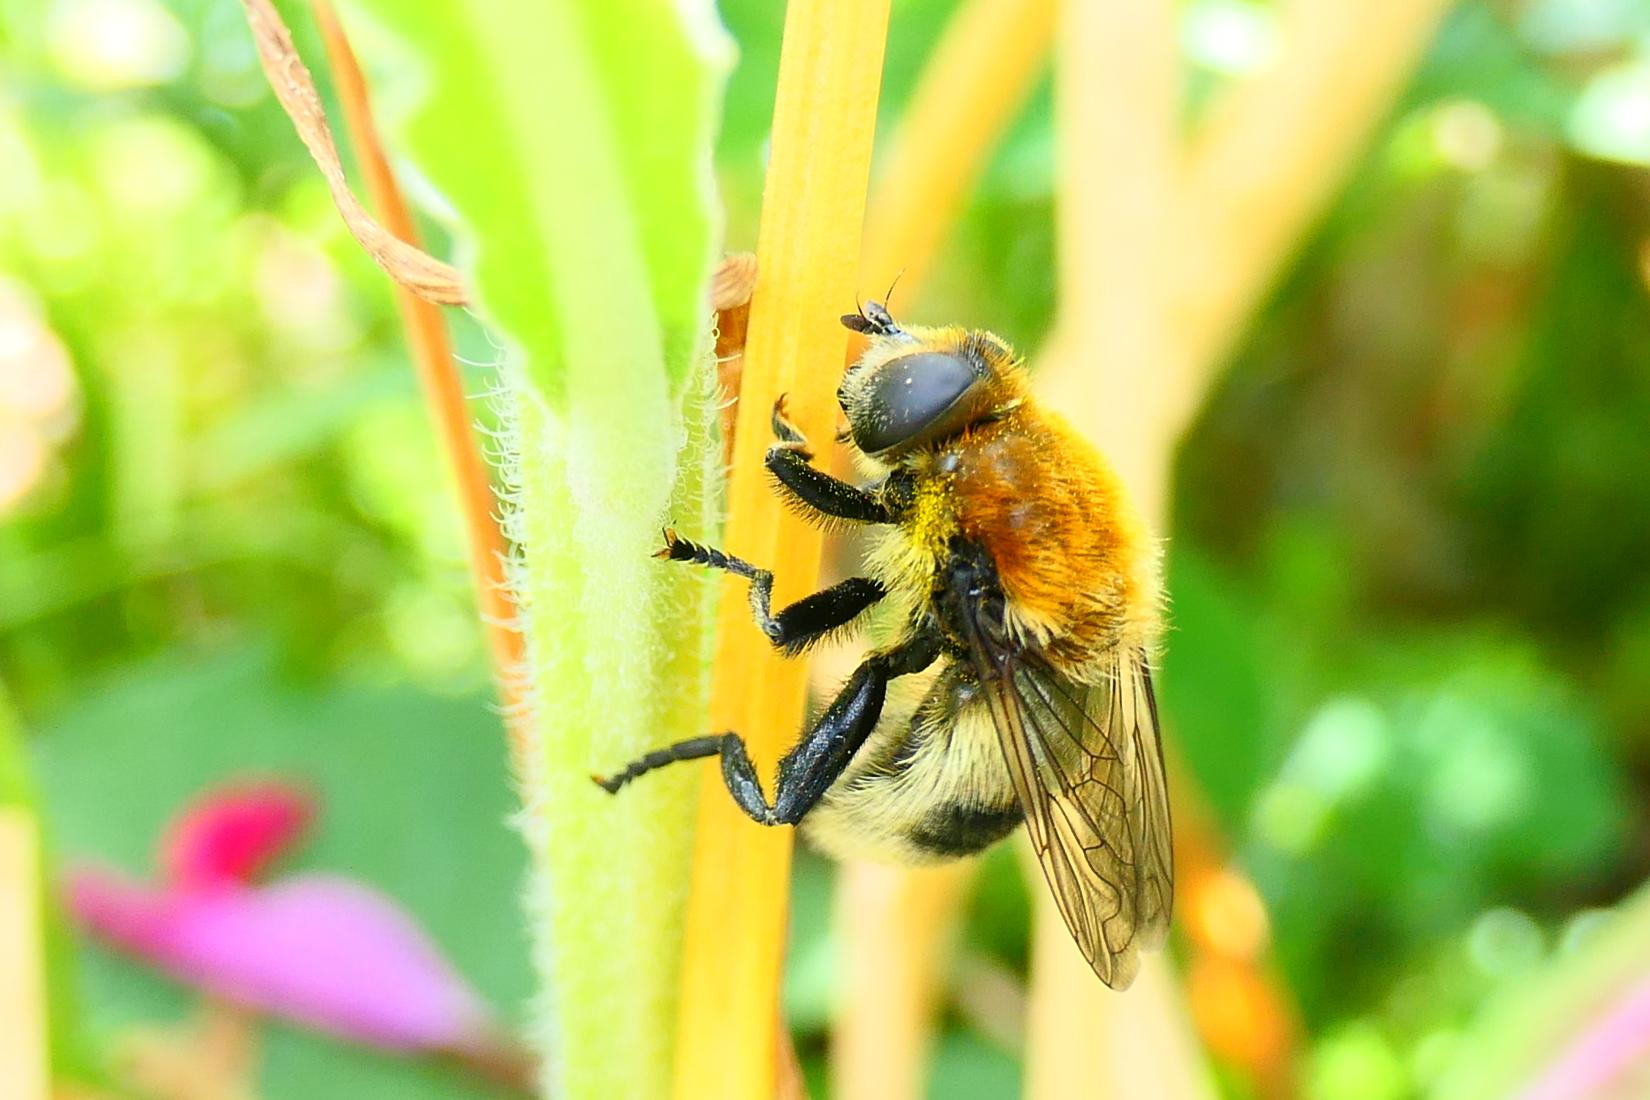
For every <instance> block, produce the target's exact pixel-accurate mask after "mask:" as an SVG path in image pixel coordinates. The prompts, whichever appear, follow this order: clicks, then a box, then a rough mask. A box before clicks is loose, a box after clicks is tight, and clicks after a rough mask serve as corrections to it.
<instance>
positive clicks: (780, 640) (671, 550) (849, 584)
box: [656, 529, 887, 657]
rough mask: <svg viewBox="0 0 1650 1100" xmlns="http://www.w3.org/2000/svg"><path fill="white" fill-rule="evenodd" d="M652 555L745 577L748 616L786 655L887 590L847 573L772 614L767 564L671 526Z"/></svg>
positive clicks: (844, 623)
mask: <svg viewBox="0 0 1650 1100" xmlns="http://www.w3.org/2000/svg"><path fill="white" fill-rule="evenodd" d="M656 556H657V557H661V558H667V559H669V560H670V561H685V562H691V563H693V564H694V565H705V566H709V567H710V568H712V569H723V570H726V571H727V572H729V573H733V574H735V575H736V576H740V577H744V578H745V579H746V580H748V581H750V582H751V588H750V601H751V617H752V618H754V619H755V620H756V625H757V626H758V627H760V628H761V630H762V633H764V634H766V635H767V636H768V640H769V641H770V642H772V643H773V644H774V645H775V646H777V647H778V648H780V649H783V650H784V651H785V655H786V656H787V657H795V656H796V655H797V654H799V653H802V652H803V651H804V650H806V649H807V648H808V647H809V646H811V645H813V644H814V643H815V642H817V641H819V640H820V639H821V638H823V637H825V636H826V635H827V634H829V633H831V632H832V631H833V630H838V629H840V628H842V627H845V626H847V625H848V624H849V623H851V622H853V621H854V620H855V619H856V618H858V617H859V615H860V612H862V611H864V610H865V609H866V608H868V607H870V606H871V605H872V604H874V603H876V602H877V601H878V600H880V599H882V597H883V596H885V595H887V589H885V588H883V586H882V585H881V584H880V583H879V582H877V581H874V580H872V579H871V578H869V577H849V578H848V579H847V580H845V581H842V582H841V583H840V584H834V585H832V586H831V587H830V588H827V589H825V590H824V591H822V592H815V593H814V594H813V595H811V596H805V597H804V598H802V599H800V600H798V601H796V602H795V603H793V604H791V605H790V606H788V607H784V608H781V609H780V611H779V614H777V615H775V614H773V612H772V609H771V602H772V600H773V573H772V572H770V571H769V570H767V569H758V568H757V567H756V566H754V565H752V564H751V563H750V562H748V561H745V560H744V559H742V558H736V557H734V556H733V555H732V554H724V553H723V552H722V551H720V550H718V549H716V548H715V547H714V546H703V545H701V544H699V543H697V542H689V541H688V540H687V539H684V538H679V537H677V534H676V532H674V531H671V530H669V529H667V530H666V531H665V545H664V549H662V550H660V551H659V552H658V554H657V555H656Z"/></svg>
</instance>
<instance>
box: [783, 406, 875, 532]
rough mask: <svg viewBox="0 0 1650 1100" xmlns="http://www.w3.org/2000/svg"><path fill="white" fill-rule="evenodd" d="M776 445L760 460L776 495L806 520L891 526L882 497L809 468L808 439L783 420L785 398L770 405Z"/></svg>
mask: <svg viewBox="0 0 1650 1100" xmlns="http://www.w3.org/2000/svg"><path fill="white" fill-rule="evenodd" d="M773 434H774V439H775V440H776V442H775V443H774V445H773V446H771V447H769V448H768V453H767V456H766V457H765V458H764V459H763V460H762V462H763V465H765V466H767V468H768V472H769V473H770V474H772V475H773V477H774V480H775V481H776V482H777V483H778V488H779V492H780V495H781V496H783V497H784V498H785V500H786V503H788V504H790V505H791V506H792V507H793V508H795V509H796V510H797V511H799V512H802V513H803V515H805V516H806V517H807V518H809V519H813V520H820V519H824V520H826V521H829V520H847V521H849V522H850V523H893V522H894V520H895V518H896V517H895V515H894V512H893V510H892V509H891V508H889V507H888V505H887V504H886V503H885V502H884V501H883V499H882V497H881V496H879V495H878V494H876V493H873V492H867V491H866V490H864V489H861V488H859V487H857V486H854V485H849V484H848V483H847V482H846V481H840V480H838V479H837V478H834V477H832V476H831V475H830V474H828V473H826V472H825V471H823V470H820V469H817V468H815V467H814V466H811V465H809V460H810V459H812V458H813V451H812V450H810V449H809V447H808V438H807V436H805V435H803V434H802V432H801V430H800V429H799V428H797V426H796V425H795V424H792V423H791V422H790V420H789V419H788V418H787V417H786V416H785V398H784V397H780V399H779V400H778V401H775V402H774V403H773Z"/></svg>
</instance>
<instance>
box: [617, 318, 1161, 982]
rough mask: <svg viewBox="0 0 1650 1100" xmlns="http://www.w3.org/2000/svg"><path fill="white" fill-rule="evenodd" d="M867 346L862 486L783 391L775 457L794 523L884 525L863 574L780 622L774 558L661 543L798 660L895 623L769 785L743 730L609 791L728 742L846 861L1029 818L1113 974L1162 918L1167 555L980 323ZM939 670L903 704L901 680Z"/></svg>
mask: <svg viewBox="0 0 1650 1100" xmlns="http://www.w3.org/2000/svg"><path fill="white" fill-rule="evenodd" d="M843 323H844V324H845V325H846V326H847V327H848V328H850V329H853V330H855V331H858V332H861V333H863V334H864V335H866V336H867V337H868V338H869V344H868V346H867V348H866V350H865V352H864V354H863V355H862V356H861V357H860V358H859V360H858V361H857V362H856V363H855V364H854V365H853V366H852V367H850V368H849V369H848V371H847V373H846V375H845V376H844V378H843V381H842V385H841V388H840V389H839V390H838V391H837V397H838V400H839V402H840V403H841V405H842V409H843V412H844V413H845V414H846V416H847V423H848V430H847V432H846V433H845V436H844V439H843V441H844V442H847V443H851V444H852V446H853V447H854V448H855V450H856V451H857V452H858V457H859V458H860V459H862V461H863V463H864V465H865V466H866V467H867V468H868V469H869V470H870V471H871V472H872V474H873V475H874V476H875V478H876V480H875V481H874V482H873V483H872V484H870V486H869V487H867V488H860V487H857V486H855V485H851V484H849V483H847V482H844V481H840V480H838V479H836V478H834V477H831V476H830V475H828V474H826V473H824V472H823V471H821V470H819V469H817V468H816V467H814V466H813V465H811V463H810V460H811V458H812V454H811V452H810V450H809V446H808V441H807V440H806V439H805V438H804V437H803V435H802V434H801V432H800V431H799V430H798V429H797V428H796V427H795V426H794V425H793V424H791V422H790V421H789V420H787V419H786V417H785V410H784V399H783V398H781V399H780V401H779V402H778V403H777V404H776V405H775V406H774V412H773V431H774V436H775V442H774V444H773V445H772V446H771V447H770V448H769V450H768V452H767V456H766V459H765V462H766V465H767V468H768V470H769V471H770V472H771V473H772V475H773V477H774V480H775V484H776V487H777V490H778V491H779V492H780V493H781V494H782V495H783V496H784V497H785V498H786V500H787V502H788V503H789V504H791V505H792V506H793V507H795V508H796V509H797V510H798V511H799V512H801V513H802V514H803V515H804V516H807V517H809V518H811V519H814V520H816V521H818V522H820V523H830V524H836V523H841V522H844V521H847V522H852V523H863V524H875V525H881V527H882V538H881V541H880V542H879V543H878V544H877V547H876V549H875V550H874V551H873V552H872V553H871V555H870V556H869V560H868V565H869V568H868V570H867V572H868V573H869V574H870V575H869V576H865V577H852V578H849V579H848V580H845V581H843V582H841V583H840V584H836V585H833V586H832V587H830V588H827V589H825V590H824V591H821V592H817V593H815V594H814V595H812V596H809V597H807V598H805V599H803V600H800V601H798V602H796V603H794V604H791V605H790V606H788V607H785V608H783V609H781V610H780V611H778V612H777V613H776V612H774V611H773V610H772V609H771V607H770V596H771V592H772V588H773V574H772V573H770V572H769V571H767V570H765V569H760V568H758V567H756V566H754V565H752V564H750V563H748V562H745V561H741V560H740V559H738V558H735V557H732V556H731V555H728V554H725V553H723V552H722V551H720V550H716V549H713V548H712V547H709V546H702V545H699V544H697V543H693V542H689V541H687V540H685V539H681V538H677V537H676V536H675V535H674V534H673V533H671V532H669V531H667V532H666V533H665V547H664V549H663V550H661V551H660V552H659V556H660V557H663V558H668V559H669V560H671V561H677V562H691V563H694V564H697V565H703V566H708V567H710V568H713V569H723V570H727V571H729V572H732V573H735V574H737V575H739V576H742V577H745V578H746V579H747V580H748V581H749V582H750V601H751V609H752V612H753V613H754V617H755V619H756V623H757V625H758V626H759V627H760V628H761V629H762V630H763V632H764V633H765V634H766V635H767V636H768V638H769V639H770V640H771V641H772V642H773V644H774V645H775V646H777V647H779V648H781V649H782V650H784V651H785V652H786V653H787V654H791V655H795V654H799V653H801V652H802V651H803V650H805V649H806V648H807V647H808V645H809V644H810V643H812V642H814V641H816V640H818V639H819V638H821V637H822V636H824V635H826V634H828V633H831V632H833V631H836V630H838V629H840V628H843V627H846V626H848V625H849V624H851V623H852V622H853V621H854V620H855V619H857V618H858V617H859V616H860V614H861V613H863V612H864V611H866V610H867V609H868V608H870V607H871V606H872V605H873V604H876V603H878V602H881V601H888V602H891V603H893V604H894V605H895V607H896V609H897V621H899V622H901V623H903V624H904V630H903V632H902V634H901V636H900V637H899V638H898V640H897V641H895V642H894V643H893V644H891V645H888V646H886V647H884V648H880V649H877V650H875V651H873V652H872V653H870V654H869V655H868V656H867V657H866V658H865V659H864V661H863V662H862V663H861V664H860V665H859V667H858V668H857V669H856V670H855V671H854V673H853V675H852V676H851V677H850V678H849V679H848V682H847V683H846V684H845V685H844V686H843V688H842V689H841V691H840V692H839V693H838V694H837V696H836V698H835V699H834V700H833V701H832V702H831V703H830V704H829V705H828V706H827V707H826V708H825V710H824V712H823V713H822V714H821V715H820V716H819V717H818V718H817V719H816V720H815V721H814V722H813V724H812V726H811V727H810V728H809V729H808V730H807V731H806V732H805V733H804V734H803V735H802V737H801V739H800V741H799V742H798V743H797V745H796V747H795V748H793V749H792V750H791V751H790V752H789V753H788V754H786V756H785V757H784V759H782V760H781V761H780V763H779V774H778V777H777V784H776V787H775V790H774V796H773V799H772V800H771V801H770V800H769V798H768V797H767V795H766V793H765V792H764V790H763V787H762V783H761V781H760V779H759V778H758V776H757V774H756V771H755V769H754V767H753V766H752V765H751V761H750V758H749V756H748V755H747V753H746V750H745V743H744V741H743V740H742V739H741V738H740V736H739V735H738V734H737V733H723V734H720V735H716V736H708V737H698V738H693V739H690V740H687V741H682V742H679V743H677V744H675V745H671V746H669V747H668V748H664V749H660V750H657V751H654V752H650V753H648V754H647V755H645V756H643V757H641V758H640V759H639V760H636V761H635V762H633V763H631V764H630V765H629V766H627V767H626V768H624V769H623V770H622V771H620V772H617V773H615V774H614V775H612V776H611V777H608V778H605V779H604V778H598V779H597V782H599V783H600V784H601V785H602V786H603V787H604V788H606V789H607V790H608V791H609V792H616V791H618V790H619V788H620V787H622V786H624V785H625V784H626V783H628V782H630V781H631V780H633V779H635V778H636V777H638V776H640V775H642V774H644V773H646V772H648V771H651V770H653V769H654V768H658V767H662V766H663V765H665V764H669V763H673V762H675V761H679V760H692V759H696V758H699V757H708V756H719V757H720V758H721V766H722V775H723V778H724V779H725V781H726V783H727V786H728V790H729V792H730V793H731V794H732V796H733V799H734V801H735V802H737V803H738V804H739V806H740V808H741V809H743V810H744V811H745V813H747V814H749V815H750V816H751V817H752V818H753V819H755V820H756V821H758V822H760V823H762V824H765V825H798V826H800V828H801V830H802V832H803V835H804V836H805V837H806V838H807V839H808V840H809V841H810V842H811V843H813V844H815V845H816V846H817V847H820V848H822V849H824V850H825V851H826V852H827V853H828V854H831V855H834V856H837V857H853V858H870V859H882V860H885V861H893V862H901V863H927V862H935V861H939V860H945V859H951V858H956V857H959V856H963V855H967V854H970V853H973V852H977V851H980V850H981V849H983V848H985V847H987V846H988V845H990V844H992V843H993V842H995V841H997V840H999V839H1001V838H1002V837H1004V836H1006V835H1007V834H1008V833H1009V832H1010V831H1012V830H1013V828H1014V827H1015V825H1017V824H1019V823H1020V822H1021V821H1024V822H1025V825H1026V830H1027V832H1028V833H1029V834H1030V838H1031V842H1032V845H1033V847H1034V848H1035V850H1036V853H1037V857H1038V859H1039V861H1040V862H1041V865H1042V868H1043V873H1044V875H1045V876H1046V877H1047V879H1048V884H1049V888H1050V889H1051V890H1052V892H1053V894H1054V898H1055V900H1056V902H1057V903H1058V905H1059V908H1060V912H1061V914H1062V915H1063V916H1064V917H1065V921H1066V924H1067V926H1068V927H1069V928H1070V929H1071V933H1072V936H1073V937H1074V938H1075V939H1076V941H1077V944H1078V946H1079V947H1080V948H1081V949H1082V951H1083V954H1084V956H1085V957H1086V958H1087V959H1088V961H1089V963H1090V965H1091V966H1093V968H1094V970H1095V973H1096V974H1098V975H1099V976H1100V979H1101V980H1102V981H1104V982H1105V983H1106V984H1107V985H1109V986H1111V987H1113V988H1116V989H1122V988H1125V987H1126V986H1128V985H1129V983H1130V982H1132V981H1133V980H1134V977H1135V974H1136V973H1137V972H1138V970H1139V967H1140V952H1141V951H1142V950H1143V949H1149V948H1153V947H1156V946H1159V945H1160V944H1161V943H1162V942H1163V939H1164V937H1165V935H1166V933H1167V929H1168V923H1169V912H1170V906H1171V901H1172V895H1173V869H1172V859H1171V854H1170V832H1169V830H1170V826H1169V802H1168V796H1167V788H1166V785H1165V781H1164V772H1163V756H1162V750H1161V746H1160V744H1159V740H1158V718H1157V702H1156V699H1155V697H1154V695H1153V690H1152V678H1151V653H1152V650H1153V647H1154V645H1155V644H1156V639H1157V634H1158V631H1159V623H1160V611H1159V603H1160V594H1159V581H1158V560H1157V557H1158V556H1157V550H1156V547H1155V544H1154V543H1153V541H1152V540H1151V538H1150V537H1149V536H1148V535H1147V534H1146V531H1145V529H1144V527H1143V525H1142V524H1141V522H1140V520H1139V519H1138V518H1137V517H1136V516H1135V514H1134V512H1133V510H1132V508H1131V507H1130V505H1129V502H1128V500H1127V498H1126V496H1125V494H1124V492H1123V489H1122V486H1121V485H1120V484H1119V482H1118V480H1117V477H1116V475H1115V474H1114V473H1113V472H1112V471H1111V469H1110V468H1109V467H1108V466H1107V465H1106V463H1105V462H1104V460H1103V459H1102V458H1101V457H1100V455H1099V454H1097V453H1096V452H1095V450H1094V449H1093V448H1092V447H1091V446H1089V445H1088V443H1086V442H1085V441H1084V440H1083V439H1082V438H1081V437H1080V436H1078V435H1077V434H1076V432H1075V431H1073V430H1072V428H1070V427H1069V426H1068V425H1067V424H1066V423H1065V422H1064V421H1063V420H1062V419H1061V418H1060V417H1059V416H1057V415H1056V414H1054V413H1053V412H1052V411H1050V410H1048V409H1046V408H1043V407H1042V406H1041V405H1039V404H1038V403H1037V402H1036V401H1035V400H1034V399H1033V398H1032V396H1031V394H1030V392H1029V386H1028V383H1027V378H1026V374H1025V371H1024V367H1023V364H1022V363H1021V361H1020V360H1019V358H1018V357H1017V356H1016V355H1015V354H1014V352H1013V351H1012V350H1011V349H1010V348H1009V347H1008V345H1007V344H1005V343H1004V342H1003V341H1002V340H1000V339H998V338H997V337H996V336H994V335H992V334H991V333H989V332H985V331H980V330H967V329H962V328H955V327H950V328H918V327H916V326H909V327H907V326H901V325H898V324H896V323H895V321H894V319H893V317H892V316H891V315H890V314H889V313H888V310H887V309H886V308H885V307H884V306H883V305H881V304H879V303H876V302H871V303H869V304H868V306H867V307H866V308H865V309H863V310H862V311H861V312H859V313H854V314H849V315H848V316H846V317H844V318H843ZM931 666H937V667H938V674H937V675H936V676H934V677H933V679H932V681H931V683H930V685H929V687H928V688H927V691H926V694H924V695H923V696H922V697H921V700H920V702H917V703H916V704H915V705H914V707H912V706H907V707H904V708H901V707H899V706H897V705H894V704H890V705H889V706H887V707H886V708H885V702H886V701H887V692H888V686H889V682H890V681H891V680H893V679H895V678H896V677H901V676H910V675H913V674H916V673H920V672H923V671H925V670H928V669H929V668H930V667H931Z"/></svg>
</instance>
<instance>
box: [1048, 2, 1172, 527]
mask: <svg viewBox="0 0 1650 1100" xmlns="http://www.w3.org/2000/svg"><path fill="white" fill-rule="evenodd" d="M1054 87H1055V104H1054V106H1055V132H1056V139H1055V141H1056V145H1055V148H1056V156H1057V159H1058V164H1057V170H1058V175H1057V179H1058V191H1057V195H1056V198H1057V200H1058V205H1057V208H1056V210H1057V214H1056V216H1057V229H1058V233H1057V240H1058V242H1059V243H1058V246H1057V247H1058V250H1059V286H1060V302H1059V318H1060V342H1059V343H1058V344H1057V345H1056V346H1055V347H1051V348H1050V349H1048V350H1049V352H1050V354H1047V355H1045V357H1044V364H1043V366H1044V369H1043V370H1042V371H1041V372H1040V375H1039V382H1040V385H1041V386H1042V388H1043V394H1044V396H1045V397H1046V398H1047V399H1048V400H1049V401H1050V402H1051V403H1052V404H1053V405H1054V406H1055V407H1056V408H1059V409H1060V410H1062V411H1063V412H1065V413H1066V414H1067V415H1068V416H1070V417H1071V418H1072V420H1073V421H1074V422H1075V423H1076V424H1077V426H1078V427H1079V428H1081V429H1082V430H1083V431H1084V432H1086V433H1087V434H1088V435H1089V437H1090V438H1091V439H1095V440H1097V441H1100V442H1101V443H1102V446H1103V449H1104V451H1105V453H1106V456H1107V457H1108V458H1109V459H1110V460H1111V462H1112V464H1113V465H1114V466H1116V468H1117V470H1118V473H1119V474H1120V475H1121V477H1122V479H1123V483H1124V484H1125V485H1127V486H1128V487H1129V489H1130V491H1131V492H1132V493H1133V494H1134V496H1135V499H1136V501H1137V502H1138V503H1139V504H1140V506H1141V507H1142V508H1143V509H1144V511H1145V513H1146V517H1147V519H1148V520H1149V521H1150V522H1152V523H1153V524H1154V525H1155V526H1159V527H1160V525H1161V523H1162V521H1163V519H1164V518H1165V516H1164V506H1163V502H1164V501H1166V500H1167V499H1168V480H1167V464H1166V463H1165V461H1164V458H1163V455H1164V447H1163V446H1162V440H1161V439H1160V438H1159V437H1158V436H1156V435H1155V434H1153V428H1154V426H1155V424H1156V423H1157V422H1158V415H1157V411H1156V405H1157V403H1158V401H1159V399H1160V395H1161V392H1162V389H1163V386H1164V383H1165V381H1167V380H1168V379H1169V378H1171V377H1173V373H1172V371H1171V370H1170V368H1169V364H1170V363H1172V361H1173V360H1174V359H1175V356H1176V352H1175V349H1174V341H1173V338H1172V335H1171V333H1170V332H1169V329H1168V315H1167V310H1166V308H1165V303H1166V302H1167V301H1168V295H1169V292H1170V279H1171V277H1172V275H1173V271H1172V269H1171V267H1170V257H1169V256H1168V255H1166V254H1165V249H1164V245H1163V242H1164V241H1165V240H1166V239H1168V236H1169V227H1170V225H1171V224H1172V221H1173V218H1174V216H1175V214H1176V211H1175V210H1174V206H1173V204H1174V196H1175V190H1176V188H1175V183H1176V181H1177V180H1178V179H1179V142H1178V140H1177V134H1178V122H1177V119H1178V112H1179V93H1178V59H1177V56H1176V52H1175V26H1174V10H1173V5H1171V4H1170V3H1168V2H1167V0H1070V2H1068V3H1066V4H1065V5H1064V7H1063V8H1062V9H1061V23H1060V30H1059V36H1058V41H1057V44H1056V52H1055V84H1054Z"/></svg>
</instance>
